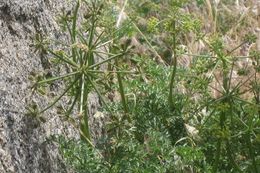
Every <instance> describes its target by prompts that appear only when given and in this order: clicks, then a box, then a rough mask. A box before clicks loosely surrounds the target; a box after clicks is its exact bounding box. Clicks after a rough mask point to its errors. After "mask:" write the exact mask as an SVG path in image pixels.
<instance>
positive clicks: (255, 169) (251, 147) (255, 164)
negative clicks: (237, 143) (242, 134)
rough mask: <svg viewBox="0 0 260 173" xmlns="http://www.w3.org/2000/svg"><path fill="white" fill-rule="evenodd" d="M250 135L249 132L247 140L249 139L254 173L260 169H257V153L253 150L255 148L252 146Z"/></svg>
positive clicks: (248, 143) (248, 144)
mask: <svg viewBox="0 0 260 173" xmlns="http://www.w3.org/2000/svg"><path fill="white" fill-rule="evenodd" d="M250 136H251V135H250V133H249V132H248V134H247V135H246V138H247V140H246V141H247V146H248V150H249V156H250V157H251V160H252V164H253V165H252V166H253V169H254V172H258V169H257V163H256V160H255V152H254V150H253V146H252V142H251V137H250Z"/></svg>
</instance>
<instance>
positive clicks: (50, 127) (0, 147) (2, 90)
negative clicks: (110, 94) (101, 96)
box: [0, 0, 99, 173]
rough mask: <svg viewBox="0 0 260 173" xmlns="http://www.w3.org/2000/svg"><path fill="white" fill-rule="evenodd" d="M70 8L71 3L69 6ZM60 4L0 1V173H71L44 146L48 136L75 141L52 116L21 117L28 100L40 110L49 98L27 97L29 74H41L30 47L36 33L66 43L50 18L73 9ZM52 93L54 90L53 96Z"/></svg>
mask: <svg viewBox="0 0 260 173" xmlns="http://www.w3.org/2000/svg"><path fill="white" fill-rule="evenodd" d="M71 2H72V3H73V1H71ZM71 2H70V1H66V0H0V172H1V173H12V172H15V173H20V172H22V173H23V172H24V173H31V172H33V173H34V172H44V173H45V172H46V173H47V172H48V173H51V172H55V173H57V172H71V171H69V170H68V168H66V166H65V165H64V163H63V161H62V159H61V157H60V156H59V154H58V149H57V146H56V145H55V144H53V143H52V142H48V137H50V135H53V134H66V135H69V136H77V135H78V133H77V132H76V131H75V130H73V128H72V127H70V125H69V124H66V123H65V122H63V121H62V120H61V119H60V118H59V117H58V116H57V115H55V111H54V110H52V111H48V112H47V113H46V114H45V115H44V116H45V117H46V119H48V121H47V122H46V123H39V121H38V120H37V119H35V118H32V117H30V116H27V115H25V114H24V112H25V111H26V109H25V108H26V105H28V103H29V102H30V101H31V100H33V101H34V102H36V103H37V104H38V105H39V106H43V105H46V103H47V102H49V101H50V99H51V97H50V96H49V97H48V96H45V97H44V98H42V97H39V96H35V95H31V92H32V91H31V89H30V85H31V81H29V80H28V77H29V75H30V73H31V72H32V71H44V70H46V68H47V67H46V66H45V63H44V62H43V61H44V60H43V59H41V57H40V55H39V54H38V53H36V52H35V48H34V47H33V46H32V43H33V39H34V38H35V34H36V33H43V34H47V35H48V36H51V37H53V38H61V37H63V38H64V39H66V36H64V34H63V33H62V32H60V30H59V27H58V25H57V23H56V17H57V16H58V14H59V13H60V12H61V10H65V11H69V10H71V9H72V7H73V4H72V3H71ZM57 90H58V88H56V89H55V88H54V92H55V91H57ZM90 101H91V104H92V105H90V108H91V109H92V110H90V112H92V113H95V109H96V107H97V105H98V103H99V102H98V99H97V96H95V95H94V96H93V97H91V100H90Z"/></svg>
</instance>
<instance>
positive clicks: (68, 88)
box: [39, 78, 78, 114]
mask: <svg viewBox="0 0 260 173" xmlns="http://www.w3.org/2000/svg"><path fill="white" fill-rule="evenodd" d="M77 81H78V78H76V79H75V80H74V81H73V82H72V83H71V84H70V85H69V86H68V87H67V89H65V91H64V92H63V93H62V94H61V95H60V96H59V97H57V98H56V99H55V100H54V101H53V102H52V103H51V104H50V105H49V106H47V107H46V108H44V109H43V110H41V111H40V112H39V114H42V113H43V112H45V111H46V110H48V109H50V108H51V107H52V106H54V105H55V104H56V103H57V102H58V101H59V100H60V99H61V97H63V96H64V95H65V94H66V93H67V92H68V91H69V90H70V89H71V88H72V87H73V85H74V84H75V83H76V82H77Z"/></svg>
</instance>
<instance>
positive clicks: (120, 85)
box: [115, 58, 131, 122]
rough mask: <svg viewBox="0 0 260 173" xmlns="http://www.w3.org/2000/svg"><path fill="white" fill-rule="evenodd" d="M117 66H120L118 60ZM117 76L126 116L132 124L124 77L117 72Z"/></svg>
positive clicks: (116, 61) (116, 60)
mask: <svg viewBox="0 0 260 173" xmlns="http://www.w3.org/2000/svg"><path fill="white" fill-rule="evenodd" d="M115 64H116V66H117V67H118V66H119V63H118V59H117V58H116V59H115ZM116 74H117V80H118V84H119V92H120V95H121V99H122V104H123V107H124V112H125V116H126V118H127V120H128V122H131V118H130V117H129V115H128V113H129V110H128V106H127V101H126V98H125V91H124V86H123V81H122V77H121V74H120V73H118V72H116Z"/></svg>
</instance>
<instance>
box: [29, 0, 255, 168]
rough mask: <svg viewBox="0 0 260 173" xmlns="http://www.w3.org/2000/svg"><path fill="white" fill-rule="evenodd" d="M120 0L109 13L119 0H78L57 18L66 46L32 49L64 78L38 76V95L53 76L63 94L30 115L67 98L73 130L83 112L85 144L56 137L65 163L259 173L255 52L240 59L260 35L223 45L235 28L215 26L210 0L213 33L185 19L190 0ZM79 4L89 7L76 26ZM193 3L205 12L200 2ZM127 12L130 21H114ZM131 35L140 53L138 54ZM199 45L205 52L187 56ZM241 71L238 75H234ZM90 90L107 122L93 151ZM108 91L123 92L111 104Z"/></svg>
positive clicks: (39, 38)
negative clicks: (242, 51)
mask: <svg viewBox="0 0 260 173" xmlns="http://www.w3.org/2000/svg"><path fill="white" fill-rule="evenodd" d="M126 2H127V1H125V4H124V5H123V7H122V8H121V9H120V10H117V11H116V10H115V11H116V12H115V11H114V10H113V8H110V7H111V6H113V5H115V3H111V2H103V1H100V2H99V1H86V0H85V1H77V6H76V7H75V10H74V11H73V13H72V15H69V14H63V16H61V18H60V19H61V24H62V25H63V26H64V27H63V28H64V29H65V30H67V31H68V33H69V34H70V38H71V39H70V43H69V44H64V43H62V44H60V46H61V47H62V50H58V51H54V50H53V49H51V48H50V47H49V46H48V45H46V44H47V43H49V41H46V40H45V39H44V38H43V37H42V36H37V39H36V42H35V46H36V50H38V51H40V52H42V53H44V54H47V53H50V54H52V55H53V56H54V58H53V59H51V61H52V62H54V63H57V64H59V65H60V66H63V67H64V68H65V69H66V72H67V73H65V74H63V75H62V76H58V77H52V78H48V77H46V76H45V75H38V76H37V75H34V76H35V78H34V81H35V82H36V84H35V85H34V87H35V89H38V91H40V93H42V94H44V93H46V88H47V87H48V85H49V84H50V83H52V82H54V81H56V80H62V82H63V83H64V84H65V86H66V88H65V90H64V92H63V93H62V94H61V95H60V96H59V97H58V98H57V99H56V100H55V101H54V102H53V103H51V104H50V105H49V106H48V107H46V108H45V109H43V110H39V109H38V108H37V107H36V106H35V105H34V104H33V105H32V107H31V109H30V108H29V111H30V115H33V116H34V117H36V118H37V117H38V119H39V120H41V118H40V117H42V116H37V115H38V114H39V113H43V112H44V111H46V110H48V109H49V108H50V107H52V106H54V105H55V104H57V103H58V101H59V100H60V99H61V97H63V96H66V97H68V98H69V100H70V101H69V107H68V108H67V109H64V108H62V111H63V113H65V116H66V117H67V119H68V120H69V121H70V122H71V123H72V124H73V125H75V127H78V126H79V125H78V124H77V120H76V119H75V117H73V116H71V115H72V114H73V112H74V111H76V112H78V113H79V115H80V117H79V120H80V122H81V124H80V133H81V137H82V139H84V140H85V141H88V143H89V144H91V145H86V144H85V143H84V142H83V143H82V142H81V141H77V140H74V139H72V140H70V139H64V138H58V140H57V139H56V141H57V142H58V143H59V144H60V149H61V152H62V154H63V156H64V158H65V159H66V160H67V161H68V164H70V165H72V166H73V167H74V168H75V169H76V170H77V171H78V172H213V173H215V172H258V171H259V170H260V168H259V167H260V166H259V161H260V157H259V153H260V151H259V147H258V146H259V122H260V120H259V118H260V108H259V103H260V99H259V95H260V94H259V91H260V89H259V88H260V87H259V82H258V78H259V52H258V51H251V53H250V55H249V56H237V55H238V54H239V51H238V50H240V49H241V47H243V46H245V45H247V44H249V45H250V44H252V43H254V42H255V41H256V37H255V36H254V35H246V34H244V35H246V36H245V37H244V38H240V39H239V40H240V41H241V43H239V44H237V45H233V44H232V45H231V46H229V42H228V41H227V40H228V39H227V37H228V33H229V31H231V30H232V29H233V27H231V28H226V27H225V26H224V27H222V26H219V25H220V24H221V21H219V20H220V19H221V17H222V16H220V15H222V14H219V13H218V11H217V10H218V9H217V7H218V8H221V7H222V6H221V5H225V4H224V3H223V4H222V3H221V2H218V3H217V1H216V3H217V4H216V3H215V5H218V6H217V7H214V8H215V9H213V10H212V5H213V4H212V3H211V1H208V0H207V1H205V4H206V5H207V6H205V7H206V8H208V11H209V12H210V15H211V16H210V17H209V18H211V20H212V21H210V22H209V23H210V24H212V26H211V29H208V28H207V27H208V25H206V24H204V25H205V26H204V25H203V21H201V22H199V21H198V20H195V19H194V15H191V14H187V13H188V12H187V10H184V8H183V7H185V8H187V9H189V7H190V4H189V5H187V6H186V4H187V2H188V1H186V0H183V1H181V0H174V1H155V0H153V1H145V0H142V1H131V2H130V1H129V5H128V6H127V3H126ZM81 3H84V4H85V5H86V6H87V7H88V9H89V10H88V12H87V13H86V14H85V15H83V16H84V17H85V19H84V20H83V23H82V25H78V26H77V23H78V22H79V20H78V19H80V16H81V13H79V10H80V6H81ZM197 3H200V4H201V5H200V6H199V9H200V10H202V11H203V10H205V7H204V6H202V4H204V1H197ZM230 3H231V2H228V3H227V4H230ZM139 7H141V8H139ZM111 9H112V10H111ZM159 9H161V10H159ZM209 9H211V10H209ZM124 12H127V14H125V18H126V20H125V21H119V20H116V19H117V15H119V16H121V15H122V14H123V13H124ZM64 15H65V16H64ZM223 15H224V14H223ZM111 16H112V17H111ZM142 19H144V20H147V21H148V22H147V23H145V22H144V23H142V22H140V21H143V20H142ZM120 20H121V18H120ZM234 22H235V21H234ZM120 24H121V25H120ZM205 28H206V29H205ZM203 32H210V33H205V34H204V33H203ZM223 34H225V35H223ZM232 34H234V33H232ZM128 36H130V37H133V38H135V39H136V40H137V42H138V44H137V45H138V46H140V47H142V46H143V47H145V48H146V51H143V52H141V53H140V52H138V49H137V48H136V47H135V46H134V45H132V44H133V43H132V41H131V39H129V38H127V37H128ZM196 41H198V42H199V43H200V44H203V45H204V48H203V50H200V51H198V52H196V53H194V52H193V53H191V52H190V50H189V49H192V47H191V44H195V43H196ZM54 43H55V44H56V43H60V42H57V41H56V42H54ZM181 47H186V48H187V49H188V50H187V51H184V50H182V48H181ZM165 50H166V51H165ZM195 50H196V49H195ZM164 51H165V52H166V53H165V52H164ZM196 51H197V50H196ZM161 52H162V53H161ZM184 56H188V57H192V59H191V60H190V62H189V65H187V66H185V68H184V67H181V66H179V63H178V62H179V61H180V60H181V59H182V58H183V57H184ZM98 58H99V59H101V60H100V61H97V59H98ZM243 58H251V59H250V60H251V61H252V66H250V65H248V67H247V68H245V69H242V70H241V69H239V68H238V64H239V61H240V60H241V59H243ZM154 59H155V60H157V61H154ZM102 66H103V67H102ZM104 66H105V67H104ZM101 67H102V68H101ZM249 67H251V69H249ZM237 71H238V73H237V74H238V75H240V77H241V78H235V77H234V76H235V74H236V72H237ZM123 74H127V75H123ZM93 91H95V92H97V93H98V94H99V96H100V98H101V100H102V101H103V106H104V107H103V108H102V110H100V111H103V112H105V113H106V115H107V116H109V119H108V122H107V124H106V129H105V130H106V135H105V137H103V138H100V139H97V141H95V143H96V145H95V146H94V145H93V144H92V142H91V137H90V130H89V127H88V117H89V115H88V114H87V112H88V110H87V101H88V95H89V93H90V92H93ZM110 93H114V94H116V93H119V95H120V99H119V102H112V103H108V102H107V101H106V100H107V99H106V98H105V97H104V95H108V94H110ZM245 95H249V96H250V97H245ZM112 100H113V99H112ZM75 158H76V159H75Z"/></svg>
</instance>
